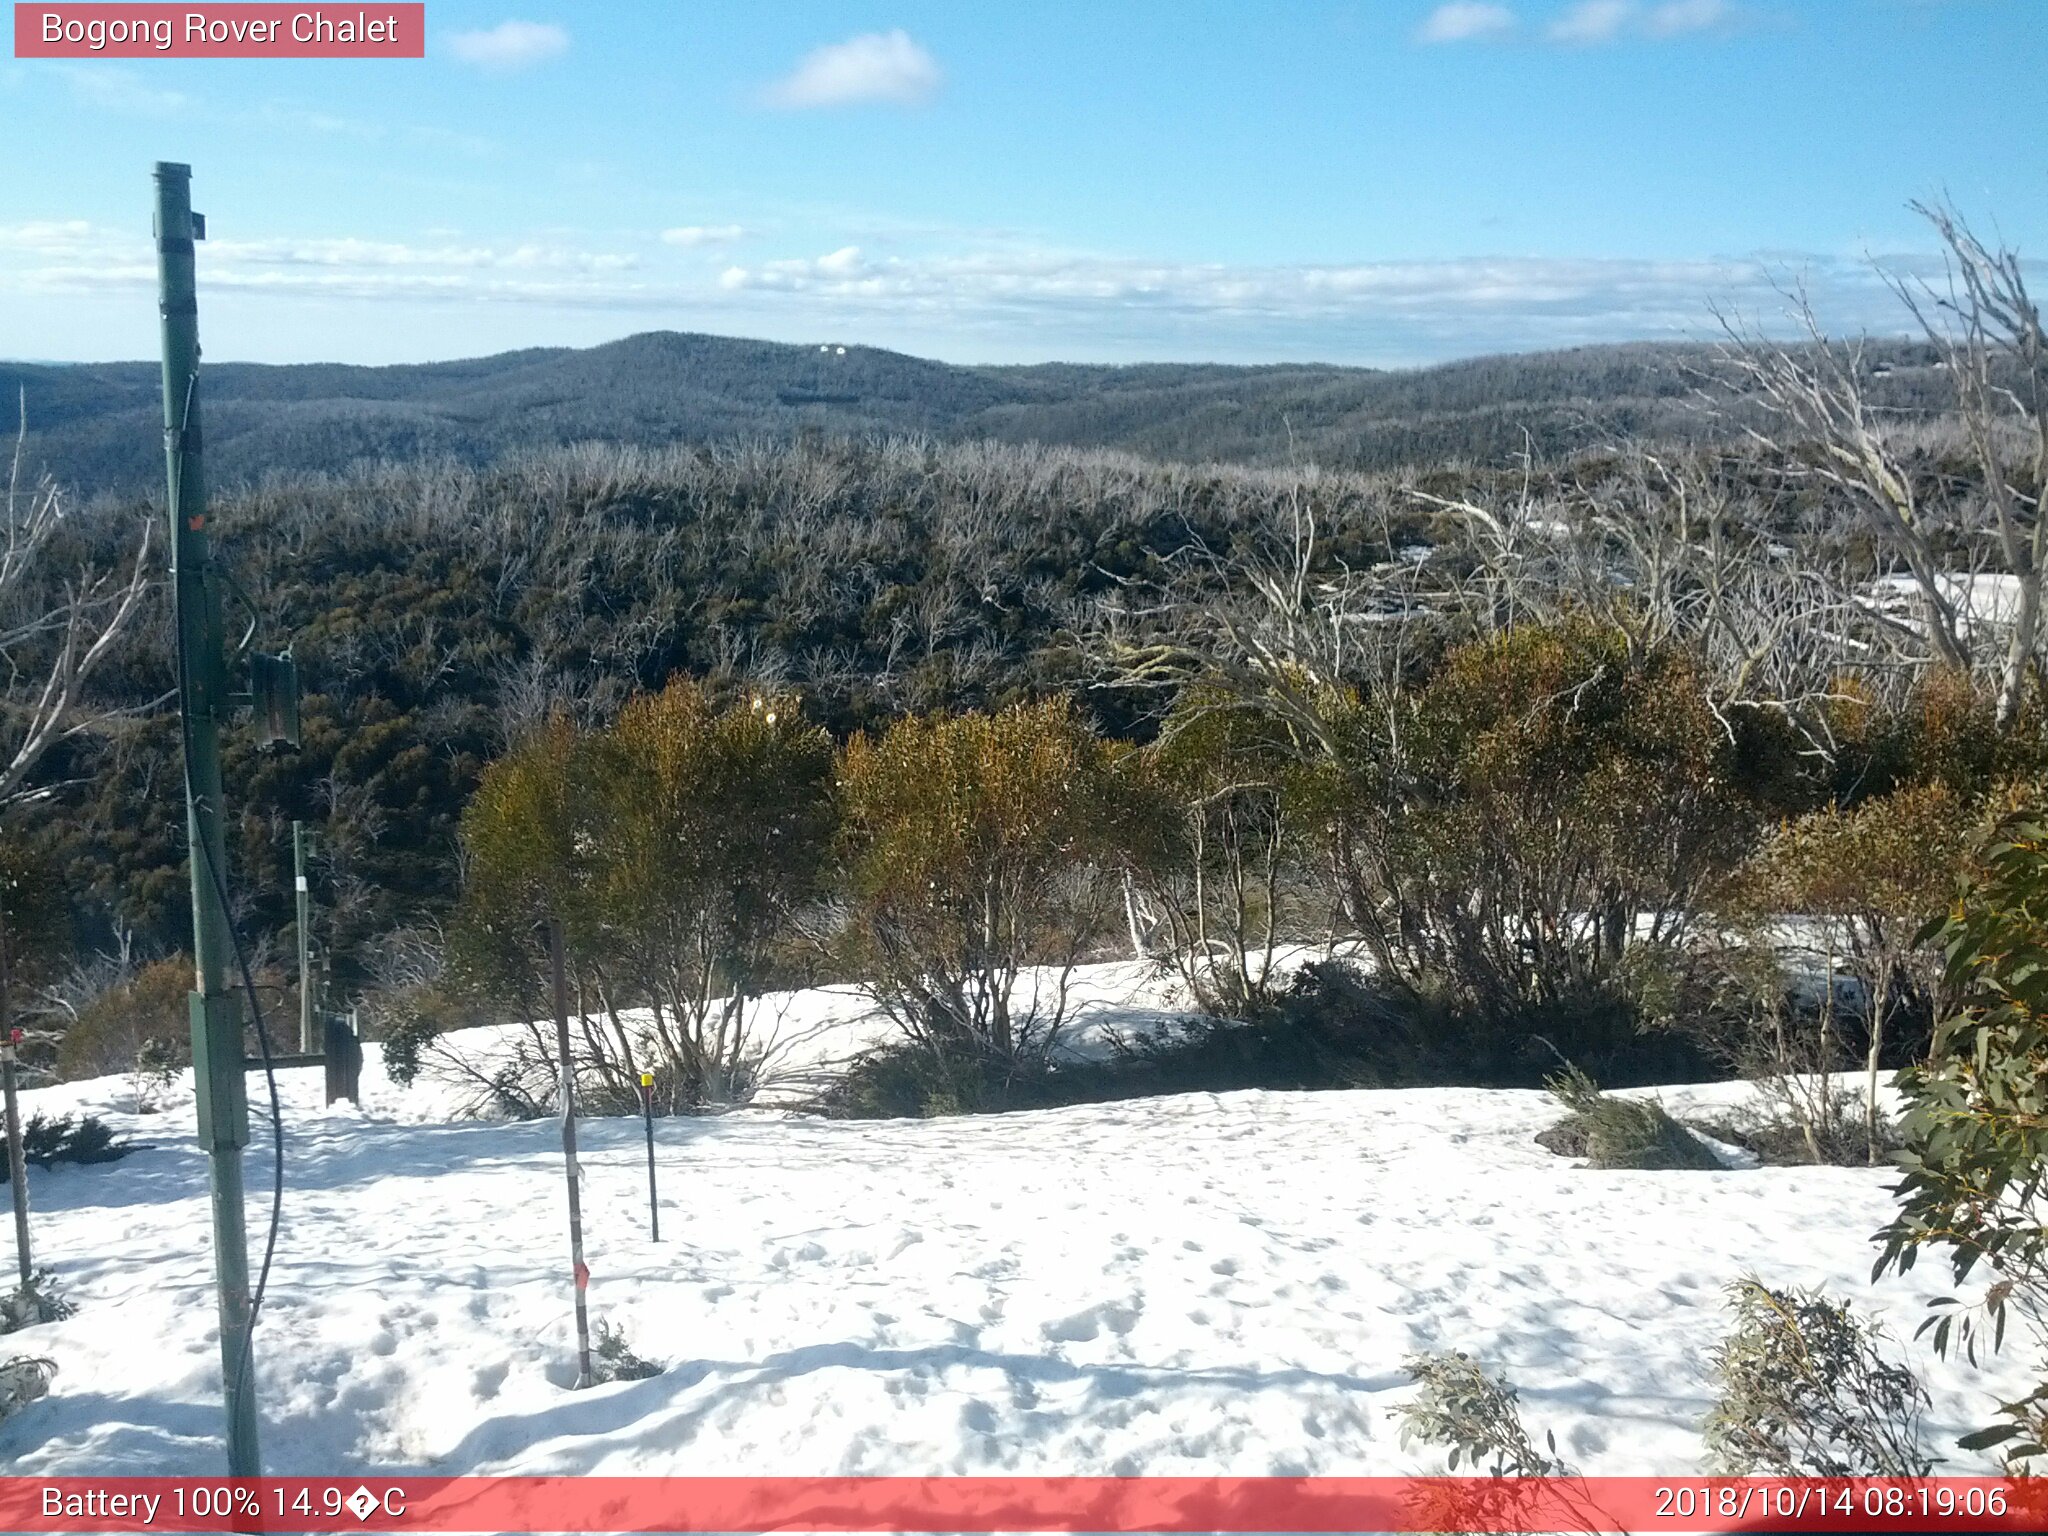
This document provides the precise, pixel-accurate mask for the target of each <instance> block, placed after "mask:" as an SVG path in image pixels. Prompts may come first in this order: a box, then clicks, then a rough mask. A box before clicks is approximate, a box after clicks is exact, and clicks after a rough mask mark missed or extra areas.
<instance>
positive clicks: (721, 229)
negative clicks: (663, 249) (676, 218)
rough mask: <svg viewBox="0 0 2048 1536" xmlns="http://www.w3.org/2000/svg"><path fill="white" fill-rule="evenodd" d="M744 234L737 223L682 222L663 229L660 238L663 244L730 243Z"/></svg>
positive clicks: (685, 245)
mask: <svg viewBox="0 0 2048 1536" xmlns="http://www.w3.org/2000/svg"><path fill="white" fill-rule="evenodd" d="M746 234H747V232H746V230H745V229H743V228H741V227H740V226H739V225H737V224H684V225H682V226H681V227H679V228H676V229H664V230H663V231H662V232H661V240H662V244H664V245H680V246H684V247H692V246H699V245H730V244H732V242H733V241H735V240H743V239H745V238H746Z"/></svg>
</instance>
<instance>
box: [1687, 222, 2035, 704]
mask: <svg viewBox="0 0 2048 1536" xmlns="http://www.w3.org/2000/svg"><path fill="white" fill-rule="evenodd" d="M1913 208H1914V210H1915V211H1916V212H1918V213H1919V214H1920V215H1921V216H1922V217H1924V218H1926V219H1927V220H1928V222H1929V223H1930V224H1932V225H1933V227H1934V229H1935V232H1936V233H1937V234H1938V235H1939V236H1940V237H1941V240H1942V244H1943V246H1944V248H1945V252H1944V254H1945V258H1946V268H1947V281H1946V283H1945V285H1944V286H1942V287H1940V288H1937V287H1936V286H1935V285H1934V284H1932V283H1929V282H1926V281H1924V280H1912V279H1908V278H1905V277H1902V276H1893V277H1891V278H1889V279H1888V281H1889V282H1890V284H1891V287H1892V290H1893V291H1894V292H1895V293H1896V294H1897V295H1898V296H1899V298H1900V299H1901V300H1902V301H1903V303H1904V304H1905V305H1906V307H1907V308H1908V309H1909V310H1910V312H1911V313H1912V315H1913V316H1914V318H1915V319H1916V320H1917V321H1918V322H1919V324H1920V327H1921V329H1922V331H1923V332H1924V333H1925V334H1926V336H1927V338H1928V340H1929V341H1930V342H1931V343H1933V345H1934V346H1935V347H1936V348H1937V349H1939V351H1940V352H1941V353H1942V356H1943V359H1944V362H1945V364H1946V371H1947V375H1948V378H1949V381H1950V384H1951V387H1952V388H1953V390H1954V392H1955V393H1954V401H1953V409H1954V412H1955V417H1956V420H1957V422H1958V423H1959V424H1960V427H1961V431H1962V436H1963V441H1964V443H1965V444H1966V445H1967V447H1968V449H1969V452H1970V456H1971V458H1972V459H1973V460H1974V467H1975V470H1976V472H1977V473H1976V481H1977V484H1976V486H1975V487H1973V488H1972V491H1973V492H1974V494H1970V493H1963V494H1956V495H1948V496H1944V497H1942V498H1941V500H1940V502H1939V503H1938V504H1937V505H1934V506H1928V505H1924V504H1923V491H1922V487H1921V486H1920V485H1919V484H1918V483H1917V482H1916V479H1915V476H1914V474H1913V472H1912V469H1911V466H1910V465H1909V464H1908V463H1907V462H1906V453H1907V446H1906V444H1907V439H1908V434H1906V433H1904V432H1902V431H1901V427H1902V423H1900V422H1899V421H1897V420H1895V419H1892V418H1891V417H1890V416H1889V415H1888V413H1886V412H1884V411H1883V410H1881V409H1879V408H1878V407H1877V406H1875V405H1874V404H1873V403H1872V400H1871V397H1870V392H1869V389H1868V381H1869V379H1870V377H1871V374H1870V372H1869V370H1867V369H1866V368H1865V367H1864V365H1863V357H1862V347H1861V345H1860V343H1854V342H1851V343H1840V342H1836V341H1833V340H1831V339H1830V338H1829V337H1828V336H1827V335H1826V334H1825V333H1824V332H1823V330H1822V328H1821V326H1820V323H1819V321H1818V320H1817V319H1816V318H1815V316H1814V313H1813V309H1812V306H1811V304H1810V303H1809V302H1808V300H1807V297H1806V295H1805V294H1804V293H1803V292H1802V291H1799V290H1797V289H1794V290H1792V292H1791V295H1790V296H1791V298H1792V299H1793V303H1794V318H1795V320H1796V321H1797V324H1798V326H1799V329H1800V331H1801V333H1802V335H1803V342H1802V344H1800V345H1799V346H1797V347H1796V348H1795V347H1791V346H1786V345H1782V344H1778V343H1774V342H1769V341H1766V340H1764V339H1763V338H1761V337H1760V336H1757V335H1755V334H1753V333H1751V332H1747V331H1745V330H1744V329H1743V328H1741V327H1740V326H1738V325H1737V324H1736V323H1735V322H1734V321H1732V320H1731V319H1729V318H1728V317H1726V316H1722V317H1721V320H1722V328H1723V330H1724V332H1725V333H1726V335H1727V338H1728V344H1727V345H1726V346H1725V347H1724V348H1723V349H1722V352H1721V363H1722V365H1723V368H1724V371H1725V373H1726V376H1727V378H1728V381H1729V382H1731V383H1732V384H1733V385H1735V386H1736V387H1737V388H1738V389H1739V390H1741V391H1742V392H1744V393H1745V394H1747V395H1749V396H1751V397H1752V398H1753V399H1754V400H1756V401H1757V402H1759V403H1761V405H1762V406H1763V408H1764V409H1765V411H1766V412H1767V414H1768V415H1769V416H1771V417H1774V418H1775V419H1776V421H1777V422H1778V424H1779V425H1778V429H1777V430H1776V431H1766V430H1761V429H1758V428H1755V427H1748V428H1746V429H1745V430H1746V431H1747V432H1748V433H1749V435H1750V436H1751V437H1752V438H1753V439H1754V440H1755V441H1756V442H1757V443H1758V444H1760V445H1761V446H1762V447H1763V448H1764V449H1765V451H1766V452H1767V453H1769V454H1770V455H1771V456H1772V457H1773V458H1774V459H1776V460H1778V461H1779V462H1780V463H1781V464H1782V465H1783V466H1784V472H1785V473H1787V474H1789V475H1792V476H1794V477H1801V476H1804V477H1810V478H1814V479H1817V480H1819V481H1821V482H1823V483H1825V484H1827V485H1829V486H1832V487H1834V488H1836V489H1838V490H1840V491H1842V492H1844V493H1846V495H1847V496H1848V498H1849V499H1850V500H1851V502H1852V503H1853V504H1854V505H1855V506H1856V507H1857V508H1858V509H1859V510H1860V512H1861V514H1862V517H1863V521H1864V526H1865V527H1866V528H1867V529H1868V531H1869V532H1870V533H1871V534H1872V535H1873V536H1874V537H1875V539H1876V541H1877V542H1878V544H1879V546H1880V547H1881V548H1882V549H1884V550H1885V551H1886V552H1887V553H1889V554H1890V555H1891V556H1892V557H1893V558H1895V559H1896V560H1898V561H1899V562H1900V563H1902V564H1903V565H1904V566H1905V568H1906V571H1907V573H1908V577H1907V579H1908V581H1909V583H1910V586H1911V589H1912V591H1913V594H1914V597H1915V600H1916V607H1917V609H1918V614H1919V623H1918V626H1917V628H1918V630H1919V633H1920V638H1921V640H1922V643H1924V644H1925V646H1926V647H1927V649H1928V652H1929V654H1930V657H1931V659H1932V660H1934V661H1936V662H1938V663H1940V664H1942V665H1944V666H1949V667H1954V668H1957V669H1970V668H1971V667H1973V665H1974V666H1977V667H1980V668H1983V669H1985V670H1988V671H1989V672H1990V673H1991V678H1992V683H1993V687H1994V689H1995V692H1996V698H1997V720H1998V723H1999V725H2000V726H2001V727H2003V726H2007V725H2010V724H2011V723H2012V721H2013V720H2014V719H2015V718H2016V717H2017V716H2018V714H2019V711H2020V708H2021V705H2022V703H2023V702H2024V696H2025V690H2026V685H2027V680H2028V677H2029V675H2030V673H2031V670H2032V668H2033V665H2034V663H2035V660H2036V658H2037V654H2038V652H2039V650H2040V644H2041V638H2042V636H2041V630H2042V616H2041V581H2042V570H2043V565H2044V559H2048V528H2044V526H2043V523H2042V519H2041V517H2040V510H2041V508H2040V495H2041V488H2042V485H2043V483H2044V479H2048V336H2044V333H2043V327H2042V321H2041V313H2040V310H2039V308H2038V307H2037V306H2036V305H2035V303H2034V302H2033V300H2032V298H2031V297H2030V296H2029V294H2028V292H2027V285H2026V277H2025V273H2024V271H2023V268H2022V265H2021V262H2020V258H2019V254H2018V252H2016V251H2014V250H2011V249H2010V248H2007V247H2003V246H2001V247H1997V248H1993V247H1991V246H1987V245H1986V244H1984V242H1983V241H1982V240H1981V239H1979V237H1978V236H1977V235H1976V234H1975V233H1974V232H1973V231H1972V230H1971V228H1970V226H1969V224H1968V223H1967V221H1965V220H1964V219H1963V217H1962V216H1961V215H1960V214H1958V213H1957V212H1956V211H1955V209H1954V208H1953V207H1952V206H1950V205H1948V204H1946V203H1940V204H1931V205H1930V204H1922V203H1915V204H1914V205H1913ZM2029 482H2030V483H2029ZM1944 535H1947V537H1946V539H1944V537H1943V536H1944ZM1952 546H1953V547H1952ZM2001 567H2002V569H2000V568H2001ZM2007 584H2010V597H2009V598H2008V597H2007V596H2006V595H2005V589H2006V587H2007ZM1987 588H1988V589H1989V590H1990V592H1991V594H1992V597H1991V601H1990V602H1989V603H1988V604H1987V603H1986V601H1985V597H1984V593H1985V591H1986V589H1987ZM1872 606H1873V607H1874V608H1876V607H1879V606H1880V605H1879V604H1877V603H1876V602H1874V601H1873V604H1872ZM1987 607H1988V609H1989V612H1988V613H1987V611H1986V610H1987ZM1992 651H1995V652H1996V655H1995V656H1993V655H1991V654H1989V652H1992Z"/></svg>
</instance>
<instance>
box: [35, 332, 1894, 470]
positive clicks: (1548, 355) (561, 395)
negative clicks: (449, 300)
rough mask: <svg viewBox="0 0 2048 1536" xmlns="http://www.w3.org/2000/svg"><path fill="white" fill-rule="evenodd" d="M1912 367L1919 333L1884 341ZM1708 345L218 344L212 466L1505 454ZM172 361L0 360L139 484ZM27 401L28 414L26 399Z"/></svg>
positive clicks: (1652, 430) (207, 382) (1637, 426)
mask: <svg viewBox="0 0 2048 1536" xmlns="http://www.w3.org/2000/svg"><path fill="white" fill-rule="evenodd" d="M1879 345H1880V346H1881V347H1882V348H1883V349H1884V355H1885V356H1886V357H1887V358H1889V359H1891V360H1892V361H1893V362H1894V364H1895V366H1896V367H1897V369H1898V372H1897V373H1895V374H1894V375H1893V379H1892V380H1888V381H1887V382H1888V384H1889V386H1890V387H1891V388H1892V389H1893V390H1894V391H1896V390H1898V389H1900V388H1902V387H1908V388H1909V387H1910V385H1911V378H1910V376H1911V375H1914V374H1917V373H1919V372H1920V371H1921V368H1919V367H1915V366H1914V365H1915V364H1921V365H1923V366H1924V364H1925V363H1927V362H1931V357H1930V358H1922V357H1920V356H1919V353H1920V352H1923V351H1924V350H1925V349H1924V348H1915V347H1914V346H1912V345H1910V344H1906V343H1882V344H1879ZM1706 360H1707V352H1706V349H1704V348H1701V347H1697V346H1687V345H1665V344H1656V343H1632V344H1625V345H1619V346H1605V347H1583V348H1576V349H1573V350H1569V351H1560V352H1545V353H1532V354H1524V355H1515V356H1502V357H1490V358H1477V359H1472V360H1469V361H1465V362H1456V363H1447V364H1442V365H1439V366H1436V367H1432V368H1422V369H1411V370H1399V371H1389V370H1379V369H1369V368H1345V367H1336V366H1326V365H1320V364H1269V365H1257V366H1233V365H1225V364H1215V363H1189V364H1181V363H1148V364H1135V365H1127V366H1100V365H1083V364H1071V363H1042V364H1032V365H1028V366H1017V367H985V366H960V365H954V364H949V363H940V362H933V361H930V360H928V359H924V358H917V357H911V356H907V355H905V354H903V353H899V352H890V351H886V350H883V349H881V348H875V347H857V346H849V347H847V348H846V349H845V350H844V352H843V353H842V352H840V351H839V350H838V349H836V348H835V349H834V350H833V351H831V352H829V353H828V352H822V351H821V350H820V349H819V348H817V347H815V346H800V345H787V344H782V343H776V342H766V341H749V340H744V339H740V338H733V337H723V336H706V335H696V334H690V333H684V332H677V331H650V332H645V333H642V334H639V335H635V336H628V337H626V338H624V339H623V340H619V341H613V342H607V343H605V344H603V345H601V346H595V347H587V348H560V347H550V348H531V349H527V350H524V351H517V352H502V353H498V354H496V355H495V356H491V357H481V358H472V359H466V360H463V361H459V362H446V363H419V364H398V365H392V366H389V367H359V366H352V365H344V364H339V363H305V364H288V365H273V364H260V363H220V364H210V365H208V366H207V368H206V371H205V373H204V374H203V376H202V377H203V382H204V386H205V391H206V393H205V397H204V402H205V411H204V416H205V428H206V441H207V449H208V460H209V469H210V472H211V475H212V477H213V479H214V481H215V483H216V484H220V485H231V484H234V483H236V482H238V481H248V480H251V479H255V478H260V477H261V476H263V475H265V474H266V473H271V472H285V473H295V472H305V471H332V470H339V469H343V468H346V467H347V466H348V465H349V464H351V463H352V462H355V461H357V460H360V459H366V458H371V459H412V458H418V457H422V456H441V455H452V456H454V457H456V458H460V459H463V460H466V461H470V462H482V461H487V460H489V459H491V458H494V457H497V456H498V455H500V454H503V453H505V452H507V451H510V450H513V449H517V448H521V447H540V446H547V445H552V444H558V443H564V442H573V441H578V440H582V439H592V438H595V439H607V440H614V441H622V442H628V443H636V444H658V443H669V442H676V441H685V442H715V441H722V440H731V439H738V438H756V437H770V438H781V437H790V436H794V435H796V434H798V433H800V432H803V431H807V430H815V431H820V432H823V433H825V434H827V435H831V436H844V435H851V436H859V435H866V434H887V435H902V434H924V435H930V436H934V437H942V438H974V437H988V438H996V439H999V440H1003V441H1010V442H1022V441H1036V442H1042V443H1051V444H1064V445H1072V446H1078V447H1096V448H1118V449H1126V450H1129V451H1132V452H1136V453H1140V454H1144V455H1146V456H1148V457H1153V458H1163V459H1183V460H1197V461H1200V460H1232V461H1239V462H1249V463H1281V462H1286V461H1288V460H1290V459H1299V460H1313V461H1315V462H1318V463H1322V464H1327V465H1332V466H1340V467H1349V468H1386V467H1393V466H1398V465H1406V464H1423V463H1441V462H1445V461H1447V460H1454V459H1465V460H1477V461H1480V462H1499V461H1502V460H1504V459H1505V458H1506V457H1507V456H1508V455H1510V454H1514V453H1519V452H1521V451H1522V450H1523V448H1524V446H1525V444H1528V443H1531V442H1533V443H1534V445H1535V446H1536V448H1537V449H1538V450H1539V451H1541V452H1545V453H1560V452H1569V451H1571V450H1573V449H1575V448H1578V447H1583V446H1586V445H1589V444H1594V443H1597V442H1600V441H1603V440H1606V439H1609V438H1612V437H1615V436H1620V435H1632V436H1640V437H1649V438H1655V439H1659V440H1669V439H1672V438H1674V437H1694V436H1698V435H1700V434H1701V433H1703V432H1705V431H1708V430H1710V428H1709V427H1708V425H1707V424H1706V423H1704V422H1702V421H1701V420H1700V419H1699V418H1698V416H1697V414H1696V413H1695V412H1693V411H1692V410H1691V409H1690V406H1689V397H1690V395H1691V392H1692V390H1693V387H1694V384H1695V383H1696V376H1695V374H1694V373H1693V372H1692V371H1691V370H1690V369H1689V367H1688V365H1695V366H1696V365H1698V364H1701V363H1704V362H1705V361H1706ZM159 390H160V385H159V377H158V371H157V365H156V364H155V363H78V364H64V365H54V366H53V365H43V364H27V363H7V362H0V399H4V400H5V402H6V403H7V404H8V405H11V404H12V403H13V401H14V399H15V397H16V393H17V391H21V392H23V393H24V394H25V398H26V400H27V409H28V419H29V432H30V461H31V463H32V464H35V465H37V466H39V467H42V468H47V469H48V471H49V472H50V473H51V474H53V475H55V476H56V477H57V478H58V479H59V480H61V481H64V482H66V483H68V484H70V485H72V486H74V487H76V488H77V489H79V490H81V491H86V492H91V491H101V490H105V491H113V492H117V493H122V494H135V493H139V492H146V491H148V490H150V489H152V488H153V487H154V486H155V485H156V484H157V482H158V480H159V479H160V477H161V476H162V473H163V458H162V423H161V415H160V412H161V405H160V396H159ZM8 414H12V413H11V412H9V413H8Z"/></svg>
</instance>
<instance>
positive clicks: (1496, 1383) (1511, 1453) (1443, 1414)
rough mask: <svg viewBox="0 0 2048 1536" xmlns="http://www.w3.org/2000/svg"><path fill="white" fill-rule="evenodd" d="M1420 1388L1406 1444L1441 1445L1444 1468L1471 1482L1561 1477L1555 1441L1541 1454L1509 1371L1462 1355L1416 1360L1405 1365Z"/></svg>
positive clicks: (1405, 1427) (1406, 1418) (1404, 1429)
mask: <svg viewBox="0 0 2048 1536" xmlns="http://www.w3.org/2000/svg"><path fill="white" fill-rule="evenodd" d="M1401 1369H1402V1370H1403V1371H1404V1372H1405V1373H1406V1374H1407V1376H1408V1379H1409V1380H1410V1381H1412V1382H1414V1383H1415V1385H1416V1386H1417V1387H1418V1388H1419V1389H1420V1390H1419V1391H1418V1392H1417V1393H1416V1395H1415V1397H1414V1399H1413V1400H1412V1401H1411V1402H1409V1403H1407V1404H1405V1405H1404V1406H1403V1407H1402V1409H1401V1443H1402V1444H1403V1445H1408V1444H1416V1443H1419V1444H1422V1445H1434V1446H1441V1447H1443V1448H1444V1449H1445V1450H1447V1451H1448V1452H1449V1455H1448V1456H1447V1457H1446V1458H1445V1464H1444V1469H1445V1470H1446V1471H1447V1472H1457V1471H1458V1470H1459V1468H1460V1466H1462V1467H1463V1468H1464V1469H1465V1475H1466V1476H1468V1477H1480V1476H1485V1477H1560V1476H1563V1475H1564V1474H1565V1472H1566V1470H1567V1469H1566V1467H1565V1464H1564V1462H1563V1461H1561V1460H1560V1459H1559V1458H1558V1455H1557V1441H1556V1438H1555V1437H1554V1436H1551V1435H1546V1436H1545V1437H1544V1444H1545V1449H1544V1450H1538V1449H1537V1448H1536V1444H1535V1442H1534V1441H1532V1440H1531V1439H1530V1438H1529V1432H1528V1430H1526V1429H1525V1428H1523V1426H1522V1413H1521V1409H1520V1408H1519V1407H1518V1406H1517V1405H1516V1395H1517V1394H1516V1392H1515V1389H1514V1387H1513V1386H1512V1385H1510V1384H1509V1382H1508V1378H1507V1376H1506V1374H1505V1373H1503V1372H1493V1371H1488V1370H1487V1369H1486V1367H1485V1366H1483V1365H1481V1364H1480V1363H1479V1362H1478V1361H1476V1360H1474V1359H1473V1358H1472V1357H1471V1356H1470V1355H1467V1354H1464V1353H1462V1352H1460V1351H1450V1352H1445V1353H1439V1354H1421V1355H1410V1356H1409V1357H1408V1358H1407V1359H1405V1360H1403V1361H1402V1362H1401Z"/></svg>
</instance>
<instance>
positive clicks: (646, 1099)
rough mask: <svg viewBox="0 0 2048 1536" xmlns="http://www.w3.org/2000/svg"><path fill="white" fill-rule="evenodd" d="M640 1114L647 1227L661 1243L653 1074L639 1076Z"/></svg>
mask: <svg viewBox="0 0 2048 1536" xmlns="http://www.w3.org/2000/svg"><path fill="white" fill-rule="evenodd" d="M640 1113H641V1114H642V1115H643V1116H645V1117H646V1120H647V1225H648V1227H649V1229H650V1230H651V1231H652V1232H653V1234H654V1241H655V1242H657V1243H658V1242H660V1241H661V1206H660V1204H659V1203H658V1202H657V1201H656V1200H655V1198H654V1074H653V1073H652V1072H642V1073H641V1074H640Z"/></svg>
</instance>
